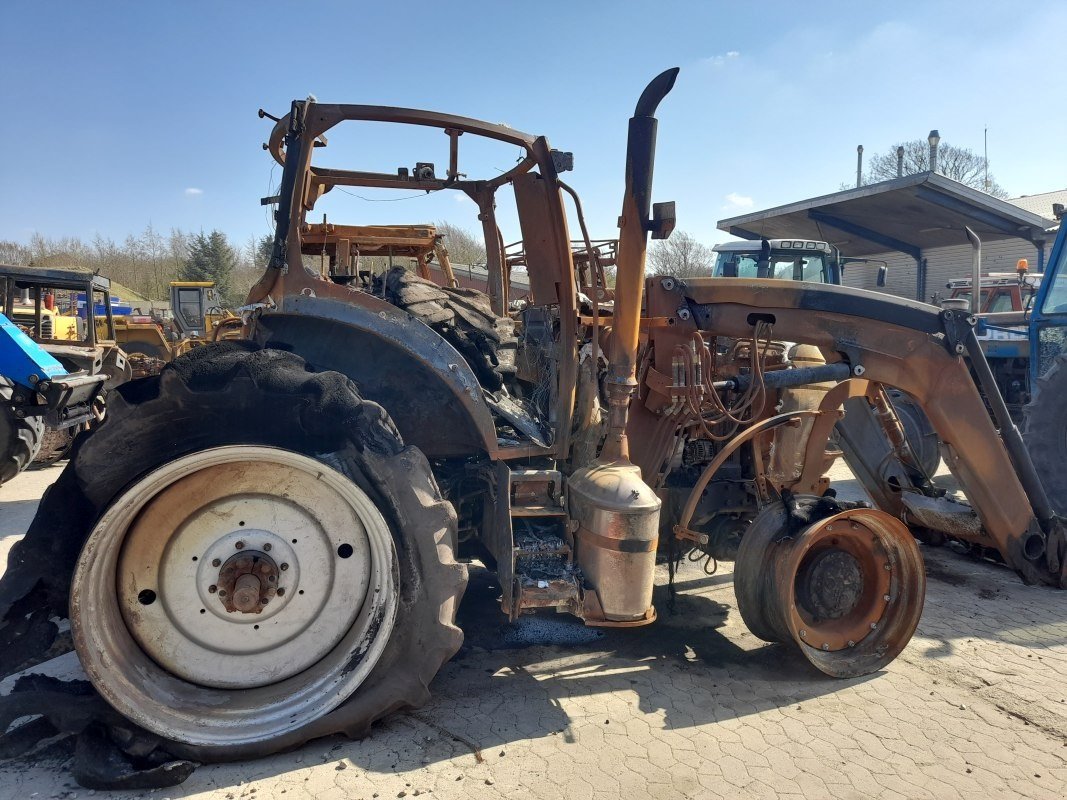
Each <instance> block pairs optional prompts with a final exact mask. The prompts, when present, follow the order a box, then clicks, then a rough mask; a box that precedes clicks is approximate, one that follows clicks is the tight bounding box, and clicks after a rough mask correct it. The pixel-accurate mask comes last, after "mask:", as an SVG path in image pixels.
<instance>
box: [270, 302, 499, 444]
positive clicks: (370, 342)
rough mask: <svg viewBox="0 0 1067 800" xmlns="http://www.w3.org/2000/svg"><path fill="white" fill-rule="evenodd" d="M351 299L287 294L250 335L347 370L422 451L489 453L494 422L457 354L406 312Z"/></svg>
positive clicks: (317, 363) (318, 364) (319, 365)
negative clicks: (274, 310)
mask: <svg viewBox="0 0 1067 800" xmlns="http://www.w3.org/2000/svg"><path fill="white" fill-rule="evenodd" d="M358 298H359V304H358V305H356V304H355V303H349V302H344V301H340V300H336V299H331V298H326V297H315V296H313V295H305V294H301V295H290V296H286V297H285V298H284V300H283V302H282V307H281V310H280V311H278V312H272V313H265V314H263V315H262V316H260V317H259V318H258V320H257V321H256V325H255V330H254V332H253V336H252V338H253V339H255V340H256V341H257V342H259V343H260V344H262V345H264V346H266V347H275V348H278V349H282V350H289V351H291V352H293V353H296V354H297V355H299V356H300V357H302V358H303V359H304V360H306V361H307V362H308V364H309V365H310V366H312V367H313V368H314V369H317V370H335V371H337V372H340V373H342V374H344V375H347V376H348V377H349V378H351V379H352V380H353V381H355V382H356V384H358V385H359V388H360V393H361V394H362V395H363V396H364V397H366V398H368V399H370V400H373V401H375V402H376V403H380V404H381V405H382V406H383V407H384V408H385V409H386V411H388V412H389V415H390V416H391V417H392V418H393V421H394V422H395V423H396V426H397V428H398V429H399V430H400V434H401V436H403V438H404V442H405V443H407V444H412V445H415V446H416V447H418V448H419V449H420V450H422V451H423V453H425V454H426V456H427V457H428V458H431V459H432V458H446V457H456V456H466V455H473V454H477V453H479V452H485V453H493V452H495V451H496V449H497V438H496V426H495V425H494V423H493V417H492V414H491V412H490V411H489V408H488V406H487V405H486V403H485V401H484V400H483V399H482V388H481V386H480V385H479V383H478V378H477V377H476V376H475V374H474V372H473V371H472V370H471V368H470V367H469V366H468V365H467V362H466V361H465V360H464V359H463V356H461V355H460V354H459V353H458V352H457V351H456V349H455V348H454V347H452V345H451V344H449V343H448V342H447V341H446V340H445V339H444V338H443V337H441V336H440V335H439V334H438V333H437V332H436V331H434V330H433V329H431V328H430V327H429V326H427V325H426V324H424V323H423V322H421V321H420V320H418V319H416V318H415V317H413V316H411V315H410V314H408V313H407V312H406V311H402V310H401V309H399V308H397V307H395V306H393V305H390V304H389V303H386V302H385V301H384V300H381V299H380V298H377V297H374V296H372V295H368V294H360V295H358Z"/></svg>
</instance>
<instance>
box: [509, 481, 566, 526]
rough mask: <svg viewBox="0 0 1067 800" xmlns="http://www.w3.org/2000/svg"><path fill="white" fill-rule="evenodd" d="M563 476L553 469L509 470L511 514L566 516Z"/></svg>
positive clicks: (519, 515) (516, 515)
mask: <svg viewBox="0 0 1067 800" xmlns="http://www.w3.org/2000/svg"><path fill="white" fill-rule="evenodd" d="M562 487H563V477H562V475H560V473H559V470H555V469H513V470H511V516H512V518H515V517H566V516H567V510H566V509H565V508H564V507H563V491H562Z"/></svg>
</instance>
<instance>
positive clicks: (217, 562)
mask: <svg viewBox="0 0 1067 800" xmlns="http://www.w3.org/2000/svg"><path fill="white" fill-rule="evenodd" d="M211 566H213V567H221V566H222V559H221V558H215V559H212V560H211Z"/></svg>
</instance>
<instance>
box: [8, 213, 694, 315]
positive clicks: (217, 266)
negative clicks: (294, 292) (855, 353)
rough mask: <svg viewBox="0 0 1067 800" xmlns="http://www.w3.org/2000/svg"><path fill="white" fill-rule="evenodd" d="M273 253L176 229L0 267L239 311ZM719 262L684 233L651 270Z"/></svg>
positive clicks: (662, 247)
mask: <svg viewBox="0 0 1067 800" xmlns="http://www.w3.org/2000/svg"><path fill="white" fill-rule="evenodd" d="M435 227H436V228H437V230H438V232H439V233H441V234H442V235H444V237H445V240H444V241H445V246H446V247H447V248H448V251H449V257H450V259H451V260H452V263H453V264H457V265H458V264H485V261H486V259H485V247H484V245H483V244H482V241H481V238H480V237H479V236H477V235H476V234H474V233H472V232H471V231H468V230H466V229H464V228H461V227H458V226H456V225H453V224H451V223H448V222H438V223H436V225H435ZM271 245H272V237H271V236H260V237H251V238H249V240H248V241H246V242H244V243H243V244H237V243H234V242H233V241H232V240H231V239H230V238H229V237H228V236H227V235H226V234H225V233H223V232H222V231H219V230H213V231H210V232H208V233H205V232H203V231H200V232H198V233H192V232H189V231H183V230H181V229H180V228H172V229H171V230H170V232H169V233H168V234H166V235H164V234H162V233H160V232H159V231H158V230H156V228H154V227H153V226H152V225H147V226H146V227H145V229H144V230H143V231H141V232H140V233H139V234H130V235H129V236H127V237H126V238H125V239H123V240H122V241H121V242H116V241H115V240H114V239H111V238H109V237H105V236H100V235H97V236H94V237H93V238H92V239H91V240H88V241H86V240H84V239H80V238H78V237H76V236H63V237H58V238H50V237H47V236H44V235H43V234H40V233H35V234H33V235H32V236H31V237H30V239H29V241H28V242H17V241H12V240H4V239H0V264H15V265H35V266H39V267H60V268H61V267H85V268H88V269H91V270H93V271H94V272H98V273H100V274H101V275H104V276H105V277H107V278H110V279H111V280H113V281H116V282H118V283H120V284H122V285H123V286H125V287H127V288H129V289H132V290H133V291H135V292H137V293H138V294H139V295H141V296H142V297H147V298H148V299H149V300H167V299H169V297H170V282H171V281H175V280H186V281H214V282H215V284H216V286H217V287H218V290H219V293H220V295H221V297H222V298H223V300H224V302H225V303H226V304H227V305H228V306H230V307H235V306H238V305H240V304H241V303H243V302H244V299H245V296H246V295H247V293H248V289H249V288H250V287H251V286H252V284H253V283H255V282H256V280H257V279H258V278H259V276H260V275H262V273H263V270H264V269H265V268H266V266H267V262H268V260H269V259H270V252H271ZM309 261H314V262H315V263H313V264H309V266H311V267H312V268H317V266H318V263H317V260H316V259H315V258H314V257H311V258H310V259H309ZM366 261H367V266H368V268H372V269H373V268H380V267H383V266H384V264H385V262H386V259H384V258H381V257H379V258H378V259H374V258H369V259H366ZM378 261H381V262H382V263H381V264H378V263H377V262H378ZM372 262H373V263H372ZM713 262H714V254H713V253H712V252H711V249H710V248H708V247H706V246H705V245H703V244H701V243H700V242H698V241H697V240H696V239H694V238H693V237H692V236H690V235H689V234H687V233H686V232H685V231H682V230H676V231H675V232H674V233H673V234H672V235H671V237H670V238H669V239H667V240H665V241H656V242H654V243H653V245H652V247H651V249H650V251H649V257H648V270H649V272H650V273H653V274H661V275H674V276H677V277H692V276H697V275H710V274H711V269H712V264H713ZM609 272H612V273H613V272H614V270H609ZM613 277H614V275H613V274H612V275H611V276H609V280H610V278H613Z"/></svg>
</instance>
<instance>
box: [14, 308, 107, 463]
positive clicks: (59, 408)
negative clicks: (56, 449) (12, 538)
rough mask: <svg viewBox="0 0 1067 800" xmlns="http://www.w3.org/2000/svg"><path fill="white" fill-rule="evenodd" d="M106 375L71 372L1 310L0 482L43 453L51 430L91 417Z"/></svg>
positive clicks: (74, 424) (76, 423) (69, 425)
mask: <svg viewBox="0 0 1067 800" xmlns="http://www.w3.org/2000/svg"><path fill="white" fill-rule="evenodd" d="M107 377H108V376H107V375H106V374H96V375H90V374H88V373H85V372H79V373H74V374H69V373H68V372H67V369H66V368H65V367H64V366H63V365H62V364H61V363H60V362H59V361H58V360H57V359H56V358H55V357H54V356H52V355H51V354H50V353H49V352H48V351H46V350H45V349H44V348H43V347H42V346H41V345H39V344H37V342H35V341H33V339H31V338H30V337H29V336H27V335H26V333H25V332H24V331H23V330H22V329H21V328H19V327H18V326H17V325H15V323H13V322H12V321H11V320H9V319H8V318H7V317H6V316H5V315H4V314H2V313H0V484H3V483H4V482H5V481H7V480H10V479H11V478H13V477H15V476H16V475H17V474H18V473H19V472H21V471H22V470H23V469H25V468H26V467H27V466H28V465H29V464H30V462H31V461H33V459H34V456H36V455H37V452H38V450H39V449H40V447H41V442H42V441H43V438H44V433H45V428H46V426H47V427H50V428H53V429H65V428H70V427H73V426H76V425H80V424H82V423H83V422H86V421H88V420H89V419H90V418H91V416H92V413H93V402H94V400H95V399H96V397H97V395H99V394H100V393H101V391H102V389H103V386H104V382H105V381H106V380H107Z"/></svg>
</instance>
